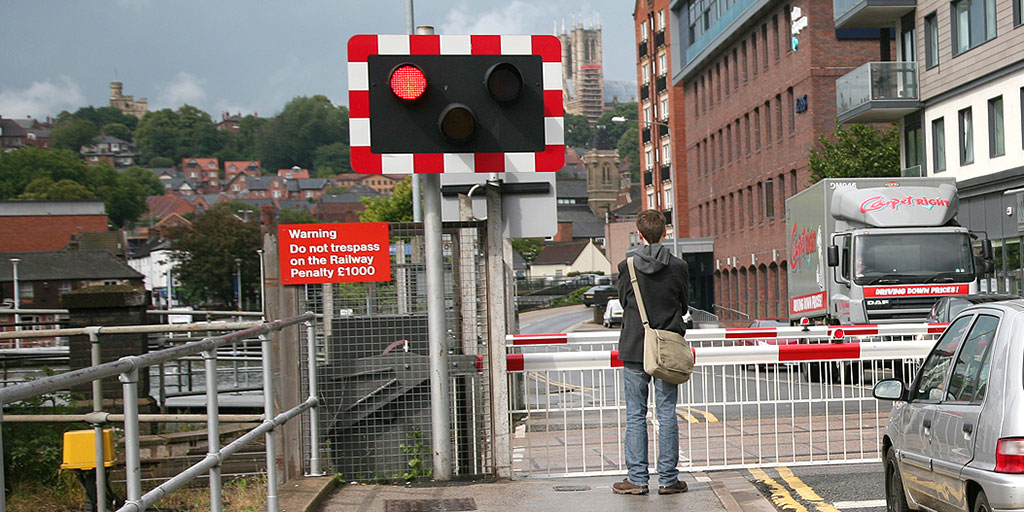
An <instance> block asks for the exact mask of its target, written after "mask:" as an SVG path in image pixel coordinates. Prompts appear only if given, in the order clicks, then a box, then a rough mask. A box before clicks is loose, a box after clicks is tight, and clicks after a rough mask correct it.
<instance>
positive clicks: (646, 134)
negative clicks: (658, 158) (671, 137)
mask: <svg viewBox="0 0 1024 512" xmlns="http://www.w3.org/2000/svg"><path fill="white" fill-rule="evenodd" d="M640 140H641V141H642V142H643V143H644V144H647V143H648V142H650V141H651V128H650V127H649V126H645V127H643V128H641V129H640Z"/></svg>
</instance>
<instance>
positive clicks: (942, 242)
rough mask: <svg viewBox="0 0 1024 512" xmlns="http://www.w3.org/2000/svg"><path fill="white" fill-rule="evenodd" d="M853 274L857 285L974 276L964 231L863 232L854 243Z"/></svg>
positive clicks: (949, 280)
mask: <svg viewBox="0 0 1024 512" xmlns="http://www.w3.org/2000/svg"><path fill="white" fill-rule="evenodd" d="M853 254H854V257H853V277H854V282H856V283H857V284H859V285H862V286H865V285H871V284H897V283H954V282H959V283H962V282H968V281H972V280H974V278H975V274H974V253H973V252H972V251H971V241H970V238H969V237H968V235H967V234H966V233H918V234H910V233H903V234H891V235H881V234H879V235H862V236H858V237H856V240H855V242H854V246H853Z"/></svg>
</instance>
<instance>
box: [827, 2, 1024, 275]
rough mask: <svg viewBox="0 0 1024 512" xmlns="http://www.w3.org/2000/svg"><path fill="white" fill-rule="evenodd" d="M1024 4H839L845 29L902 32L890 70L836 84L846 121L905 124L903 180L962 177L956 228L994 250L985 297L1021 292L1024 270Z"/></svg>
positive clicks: (884, 65) (877, 68)
mask: <svg viewBox="0 0 1024 512" xmlns="http://www.w3.org/2000/svg"><path fill="white" fill-rule="evenodd" d="M1021 5H1022V1H1021V0H954V1H952V2H949V1H939V0H921V1H914V0H898V1H896V2H885V5H882V2H879V1H877V0H835V20H836V25H837V26H843V27H882V28H884V29H891V30H892V31H893V32H895V33H897V34H899V37H898V38H897V44H896V45H895V46H896V51H895V52H894V56H893V58H894V60H893V61H892V62H876V63H871V64H868V65H865V66H863V67H861V68H858V69H857V70H854V71H853V72H851V73H849V74H847V75H846V76H843V77H842V78H840V79H839V81H837V85H836V88H837V94H838V98H839V101H840V105H839V109H838V111H837V114H838V118H839V120H840V121H841V122H876V121H890V122H895V123H899V125H900V133H901V161H902V165H903V168H904V174H915V175H916V174H920V175H927V176H951V177H955V178H956V180H957V187H958V188H959V191H960V214H959V216H958V220H959V221H960V223H961V224H963V225H965V226H968V227H970V228H971V229H973V230H976V231H979V232H984V233H985V235H987V236H988V238H990V239H992V240H993V242H994V243H993V245H994V248H995V251H996V252H995V256H996V271H995V274H994V275H993V276H990V279H988V280H986V281H985V282H984V283H983V289H984V290H988V291H1000V292H1010V293H1021V289H1022V287H1021V268H1022V267H1024V265H1022V253H1021V250H1020V247H1021V243H1022V237H1021V234H1022V233H1024V230H1022V229H1021V227H1022V226H1024V208H1022V207H1024V194H1022V192H1024V137H1022V133H1024V123H1022V119H1024V27H1022V25H1024V23H1022V20H1021V11H1022V8H1021ZM979 243H980V242H979Z"/></svg>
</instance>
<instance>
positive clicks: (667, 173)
mask: <svg viewBox="0 0 1024 512" xmlns="http://www.w3.org/2000/svg"><path fill="white" fill-rule="evenodd" d="M671 179H672V166H671V165H668V164H665V165H663V166H661V181H670V180H671Z"/></svg>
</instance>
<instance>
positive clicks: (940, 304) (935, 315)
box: [925, 293, 1021, 324]
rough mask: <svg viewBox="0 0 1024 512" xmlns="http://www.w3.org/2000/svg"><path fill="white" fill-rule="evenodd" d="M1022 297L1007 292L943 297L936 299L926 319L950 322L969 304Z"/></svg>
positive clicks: (936, 321)
mask: <svg viewBox="0 0 1024 512" xmlns="http://www.w3.org/2000/svg"><path fill="white" fill-rule="evenodd" d="M1019 298H1021V297H1020V295H1010V294H1007V293H975V294H972V295H950V296H948V297H942V298H941V299H939V300H937V301H935V305H934V306H932V310H931V312H930V313H928V318H927V320H925V321H926V322H928V323H942V324H945V323H949V321H950V320H952V319H954V318H956V315H957V314H958V313H960V312H961V311H963V310H964V309H965V308H967V306H971V305H973V304H983V303H985V302H999V301H1002V300H1014V299H1019Z"/></svg>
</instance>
